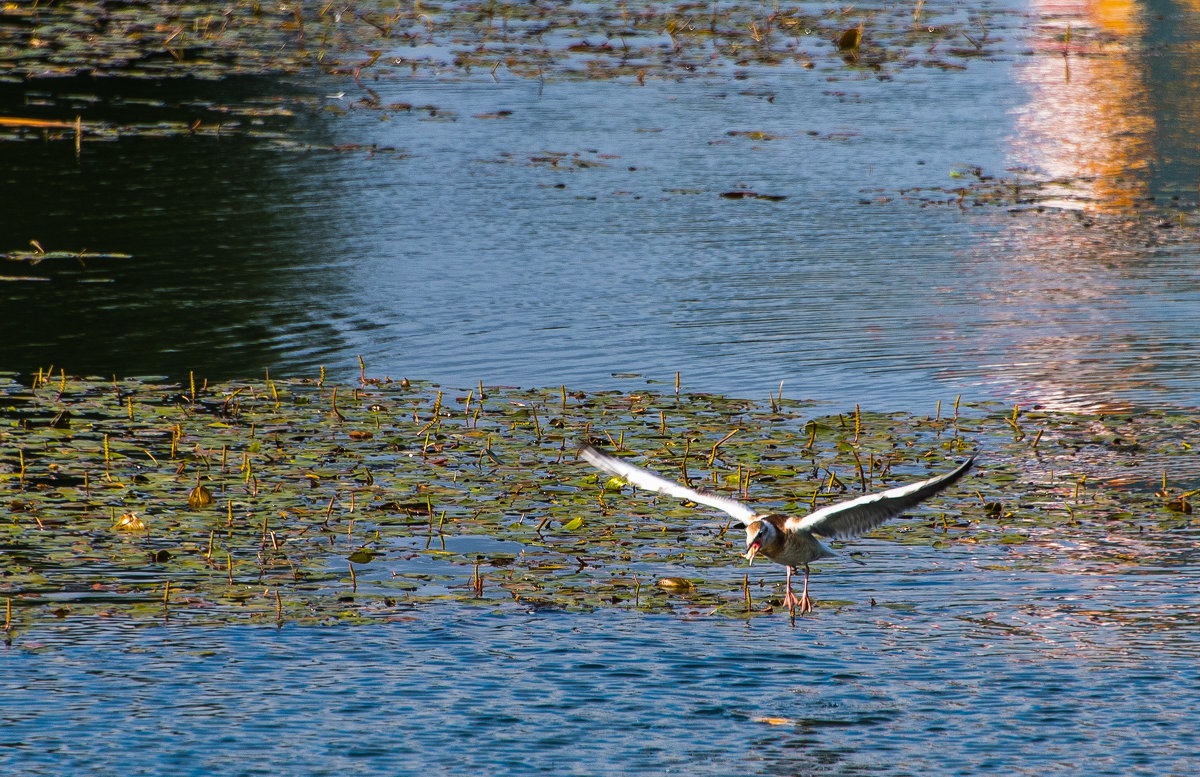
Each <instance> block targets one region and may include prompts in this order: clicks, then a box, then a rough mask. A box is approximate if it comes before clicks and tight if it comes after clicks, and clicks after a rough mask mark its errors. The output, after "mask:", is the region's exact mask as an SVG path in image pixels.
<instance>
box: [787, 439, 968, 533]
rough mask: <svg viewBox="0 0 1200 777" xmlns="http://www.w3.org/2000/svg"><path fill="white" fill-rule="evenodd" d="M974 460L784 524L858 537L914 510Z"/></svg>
mask: <svg viewBox="0 0 1200 777" xmlns="http://www.w3.org/2000/svg"><path fill="white" fill-rule="evenodd" d="M974 462H975V457H974V456H972V457H971V458H969V459H967V460H966V461H964V462H963V463H962V464H959V465H958V467H957V468H956V469H955V470H954V471H953V472H947V473H945V474H944V475H938V476H937V477H932V478H929V479H928V480H922V481H920V482H919V483H910V484H909V485H907V486H897V487H896V488H889V489H888V490H887V491H880V492H879V493H876V494H865V495H863V496H860V497H859V498H857V499H851V500H850V501H848V502H840V503H838V504H835V505H830V506H829V507H823V508H821V509H820V510H817V511H816V512H815V513H810V514H808V515H806V516H804V517H803V518H789V519H788V520H787V523H786V524H784V526H785V528H786V529H791V530H796V529H799V530H805V531H810V532H812V533H813V534H816V535H819V536H821V537H835V538H837V537H857V536H858V535H859V534H862V533H863V532H865V531H870V530H871V529H874V528H875V527H876V526H878V525H879V524H881V523H883V522H884V521H886V520H888V519H889V518H895V517H896V516H898V515H900V514H902V513H904V512H905V511H906V510H911V509H912V508H913V507H915V506H916V505H917V504H918V503H920V502H923V501H924V500H926V499H928V498H929V497H931V496H933V495H934V494H936V493H937V492H939V491H941V490H942V489H944V488H946V487H947V486H949V485H951V484H952V483H954V482H955V481H957V480H958V479H959V478H961V477H962V476H963V475H965V474H967V470H969V469H971V465H972V464H973V463H974Z"/></svg>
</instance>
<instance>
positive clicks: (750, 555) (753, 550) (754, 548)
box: [745, 545, 758, 566]
mask: <svg viewBox="0 0 1200 777" xmlns="http://www.w3.org/2000/svg"><path fill="white" fill-rule="evenodd" d="M757 555H758V545H751V546H750V548H749V549H748V550H747V551H746V555H745V559H746V560H747V561H749V562H750V564H749V565H750V566H753V565H754V557H755V556H757Z"/></svg>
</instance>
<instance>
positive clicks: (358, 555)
mask: <svg viewBox="0 0 1200 777" xmlns="http://www.w3.org/2000/svg"><path fill="white" fill-rule="evenodd" d="M378 555H379V553H378V552H377V551H374V550H371V549H370V548H359V549H358V550H356V551H354V552H353V553H351V554H350V555H349V556H347V557H346V558H347V559H348V560H350V561H352V562H354V563H355V564H367V563H369V562H371V561H374V560H375V557H376V556H378Z"/></svg>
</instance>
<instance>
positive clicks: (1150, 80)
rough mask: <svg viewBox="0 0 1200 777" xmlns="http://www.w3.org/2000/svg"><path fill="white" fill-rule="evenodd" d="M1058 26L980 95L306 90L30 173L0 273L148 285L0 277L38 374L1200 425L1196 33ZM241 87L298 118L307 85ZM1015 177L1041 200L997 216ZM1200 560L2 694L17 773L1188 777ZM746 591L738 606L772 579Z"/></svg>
mask: <svg viewBox="0 0 1200 777" xmlns="http://www.w3.org/2000/svg"><path fill="white" fill-rule="evenodd" d="M1020 10H1022V12H1028V14H1029V16H1028V17H1022V18H1028V20H1029V23H1028V24H1027V25H1025V26H1024V27H1023V28H1022V29H1020V30H1018V29H1013V28H1010V29H1008V30H1007V33H1006V35H1004V36H1003V38H1002V42H1001V43H999V44H997V45H996V46H995V47H994V48H993V49H992V50H991V52H990V54H989V55H988V56H985V57H976V58H972V59H970V60H969V62H968V63H967V66H966V69H965V70H944V69H941V68H935V67H925V66H917V67H909V68H893V69H891V70H889V71H888V72H887V73H886V76H887V77H886V78H881V77H880V74H878V73H876V72H874V71H872V70H869V69H854V68H848V67H845V66H844V65H843V64H842V63H841V62H840V60H837V59H834V60H831V61H822V62H820V63H819V64H818V66H817V67H816V68H814V69H811V70H809V69H805V68H803V67H801V66H799V65H795V64H789V65H784V66H781V67H777V68H762V67H746V68H740V69H739V68H733V67H729V68H728V69H727V71H726V72H725V73H724V74H721V73H718V74H715V75H704V76H697V77H695V78H683V79H679V80H671V79H647V80H646V81H645V84H644V85H639V84H638V83H637V82H636V80H635V79H632V78H626V79H616V80H611V81H580V80H557V79H553V78H550V79H547V80H545V81H544V82H543V81H540V80H538V79H536V78H528V79H521V78H516V77H514V76H513V75H512V74H508V73H506V72H505V71H503V70H501V71H500V72H499V73H498V74H497V76H498V81H493V79H492V78H490V77H489V76H488V75H487V74H486V73H482V74H480V73H476V74H475V75H474V76H472V77H470V78H464V77H462V76H461V74H457V73H443V74H433V73H429V72H422V73H420V74H418V75H416V76H414V77H411V78H393V79H390V80H382V81H379V82H370V86H371V88H372V89H374V90H376V92H377V93H378V94H379V95H380V98H381V100H382V102H383V103H385V104H387V103H399V102H403V103H409V104H411V105H412V106H415V107H414V108H413V109H412V110H394V111H380V110H368V109H366V108H364V107H362V106H361V105H357V106H356V104H355V103H354V100H355V99H357V98H358V97H359V96H360V95H361V94H362V92H361V91H360V90H358V88H357V87H356V86H355V84H354V83H353V81H352V80H350V79H349V78H344V79H340V80H338V79H330V80H329V81H326V82H321V83H318V84H316V85H311V84H309V85H295V87H294V90H293V91H292V92H290V93H289V94H288V95H287V96H286V97H285V98H283V100H282V104H283V105H286V106H287V107H288V110H289V111H291V112H292V113H293V114H294V115H293V116H291V117H280V116H272V117H269V118H267V119H264V120H263V123H262V125H261V128H262V131H263V133H264V137H263V138H253V137H246V136H234V137H216V136H212V135H198V136H195V137H191V136H187V135H184V136H174V135H172V136H166V137H156V136H154V135H153V133H150V132H142V133H139V134H137V135H136V136H131V137H127V138H124V139H122V140H120V141H116V142H110V141H101V140H90V141H85V142H84V143H83V148H82V153H81V155H80V157H79V158H78V160H76V158H75V156H74V150H73V148H72V147H71V144H70V142H69V141H55V142H45V143H42V142H37V141H34V142H29V141H25V142H5V143H0V201H2V202H3V203H4V210H3V214H2V215H0V250H4V251H12V250H25V249H27V248H28V242H29V241H30V240H37V241H38V242H39V244H40V245H42V246H44V247H45V249H46V250H51V251H55V250H60V251H80V250H84V249H86V250H89V251H99V252H120V253H127V254H131V255H132V258H131V259H91V260H88V261H87V262H86V264H82V263H80V262H76V261H68V260H61V259H56V260H53V261H44V262H42V263H40V264H36V265H30V263H28V262H20V263H7V262H6V263H4V264H5V265H6V266H4V267H2V268H0V271H2V272H3V274H4V276H5V277H6V278H24V279H26V280H13V281H12V282H10V283H4V284H3V285H2V287H0V288H2V290H3V294H4V296H3V305H2V306H0V333H2V335H0V370H3V371H6V372H15V373H29V372H33V371H36V369H37V368H38V367H46V366H49V365H51V364H54V365H55V366H56V367H62V368H65V369H66V370H67V371H68V372H69V373H70V372H74V373H88V374H100V375H109V374H114V373H115V374H122V375H167V376H170V377H173V378H175V379H183V380H186V377H187V374H188V372H189V371H193V370H194V371H195V372H196V374H197V375H198V376H200V377H208V378H211V379H214V380H215V379H221V378H230V377H246V376H259V375H261V374H262V373H263V372H264V370H270V372H271V374H272V375H285V374H286V375H315V374H316V373H317V371H318V370H319V369H320V368H321V367H322V366H324V367H326V368H327V369H328V370H330V371H331V373H332V374H334V375H336V376H338V377H340V378H343V379H346V378H350V377H356V376H357V374H358V373H357V371H358V365H359V362H358V357H359V356H361V357H362V358H363V359H364V360H365V362H366V364H367V371H368V374H371V375H376V376H383V375H388V376H391V377H393V378H396V379H399V378H400V377H402V376H408V377H412V378H421V379H429V380H435V381H440V382H443V383H445V384H447V385H451V386H474V385H476V383H477V382H478V381H483V382H484V383H487V384H492V383H499V384H512V385H522V386H558V385H559V384H565V385H566V386H567V387H568V388H570V389H585V390H595V389H611V388H617V389H628V390H636V389H637V388H638V387H641V386H643V385H644V383H645V381H646V380H653V381H660V382H662V384H663V385H662V386H659V388H663V387H665V386H669V385H671V384H673V382H674V380H675V375H676V372H679V373H681V380H682V382H683V384H684V386H685V388H687V389H691V390H706V391H717V392H723V393H728V394H733V395H743V396H752V397H765V396H766V395H767V394H768V393H769V392H772V391H776V390H778V387H779V384H780V382H781V381H782V382H783V391H784V393H785V394H786V395H787V396H789V397H795V398H811V399H815V400H819V401H820V402H823V403H827V404H829V405H832V406H834V407H835V409H852V408H853V406H854V405H855V404H861V405H862V406H863V407H864V408H868V407H870V408H874V409H879V410H913V411H920V412H932V409H933V407H934V405H935V403H936V402H937V401H939V400H941V401H943V402H946V403H948V402H952V401H953V400H954V397H955V396H956V395H959V394H961V395H962V396H963V398H964V399H972V400H982V399H1001V400H1003V401H1005V402H1017V403H1020V404H1022V405H1024V406H1028V405H1031V404H1042V405H1044V406H1048V407H1055V408H1062V409H1081V410H1089V411H1092V410H1098V409H1105V408H1109V409H1111V408H1114V407H1117V408H1129V407H1133V408H1148V407H1194V406H1196V405H1197V404H1200V381H1198V380H1197V379H1196V377H1195V374H1196V373H1195V369H1196V365H1197V364H1198V363H1200V361H1198V357H1200V347H1198V345H1197V343H1200V316H1198V315H1197V312H1198V311H1200V262H1197V258H1198V255H1200V248H1198V241H1197V240H1196V234H1195V225H1196V219H1195V209H1196V204H1197V202H1196V200H1197V191H1196V185H1195V184H1196V177H1197V169H1200V151H1198V149H1200V144H1197V143H1196V138H1195V133H1196V128H1197V127H1200V105H1198V104H1197V103H1196V101H1195V99H1194V94H1192V91H1194V90H1190V89H1191V87H1190V84H1191V83H1192V82H1191V81H1188V74H1189V73H1193V72H1194V71H1195V66H1194V65H1191V62H1192V61H1194V60H1195V57H1196V54H1195V51H1196V49H1195V47H1194V46H1190V45H1187V44H1190V43H1194V42H1195V40H1196V39H1197V37H1198V36H1197V31H1196V29H1195V25H1194V22H1193V21H1192V20H1191V19H1190V17H1189V16H1187V13H1188V12H1187V11H1184V10H1180V11H1178V12H1177V13H1176V12H1174V11H1171V10H1169V9H1167V10H1164V9H1161V8H1158V7H1157V6H1155V7H1154V10H1155V13H1158V14H1159V15H1158V16H1153V15H1151V14H1150V12H1149V10H1148V9H1144V8H1143V7H1142V6H1140V5H1138V4H1135V3H1114V4H1105V5H1104V8H1102V9H1089V7H1087V6H1085V4H1073V3H1037V2H1033V3H1031V4H1030V6H1029V7H1028V8H1024V7H1022V8H1021V9H1020ZM1068 22H1070V23H1072V25H1073V27H1072V29H1073V30H1074V31H1075V35H1076V38H1077V43H1076V46H1077V48H1076V49H1073V50H1071V52H1070V54H1069V55H1068V56H1063V55H1062V53H1061V50H1060V48H1061V47H1062V46H1061V37H1062V31H1063V30H1065V28H1066V25H1067V23H1068ZM1056 36H1057V37H1056ZM964 45H966V44H964ZM735 71H736V72H735ZM3 88H4V90H5V91H4V94H5V99H6V100H7V101H8V104H9V106H10V107H11V108H12V110H18V108H19V106H22V105H28V104H30V102H31V99H30V97H29V95H28V94H27V93H26V92H27V90H26V89H25V88H24V87H20V86H13V85H12V84H8V85H5V86H4V87H3ZM85 88H86V89H88V90H91V91H92V92H97V93H98V94H99V95H100V96H99V98H98V99H97V100H95V101H92V99H91V98H89V99H88V100H85V101H84V103H86V104H87V105H89V106H92V107H91V108H89V110H90V111H91V113H90V114H88V113H87V112H86V111H85V121H87V120H90V119H91V118H92V116H93V115H95V114H99V115H100V116H102V117H106V118H108V119H109V120H111V121H116V122H120V121H134V120H135V119H136V120H139V121H140V120H143V118H144V117H143V116H142V112H143V111H144V112H145V114H146V116H149V117H150V118H149V119H147V120H151V121H152V120H153V119H154V117H156V116H161V115H164V114H167V115H170V116H172V117H174V118H177V119H179V120H189V119H190V117H191V116H194V115H196V114H198V113H204V114H205V115H209V113H210V112H215V108H214V106H216V107H219V106H220V105H221V101H223V100H229V99H232V98H230V96H229V93H228V92H223V91H221V88H220V87H213V86H204V85H191V86H185V87H171V88H169V89H168V88H166V87H159V86H145V85H142V86H137V85H131V84H123V83H114V84H94V83H87V84H84V85H81V84H79V83H70V84H66V85H64V86H61V87H54V86H45V85H40V86H39V87H38V88H37V90H38V96H37V100H41V101H49V102H51V103H53V104H56V105H59V106H62V107H65V108H69V109H70V110H74V109H75V108H74V106H76V104H77V103H79V98H78V96H77V95H78V93H79V91H80V90H82V89H85ZM237 89H239V90H244V92H239V94H238V96H237V100H239V101H241V102H243V103H246V104H252V105H274V104H276V103H275V102H273V101H274V100H276V98H277V95H276V91H277V89H278V87H277V86H276V85H274V84H263V83H256V82H249V83H246V84H242V85H239V86H238V87H237ZM89 94H90V92H89ZM72 95H76V96H72ZM198 106H199V107H198ZM422 106H435V108H436V110H435V109H433V108H427V107H422ZM343 112H344V115H342V113H343ZM502 112H503V113H502ZM976 168H978V171H979V172H978V173H977V172H976V170H975V169H976ZM1010 169H1020V170H1023V171H1026V172H1022V173H1020V175H1022V176H1023V177H1024V179H1025V180H1026V181H1028V182H1032V183H1027V184H1026V185H1025V187H1024V188H1025V193H1024V194H1023V195H1022V194H1021V193H1020V190H1018V189H1014V188H1013V187H1011V186H1008V187H1005V186H1002V185H999V184H997V183H995V182H994V180H992V179H991V178H989V177H993V178H994V177H1004V176H1009V177H1011V176H1014V175H1017V173H1010V172H1006V171H1007V170H1010ZM961 188H966V189H967V192H966V193H965V194H963V195H962V197H961V198H960V196H959V194H958V193H957V190H958V189H961ZM729 192H754V193H757V194H762V195H768V196H769V198H756V197H746V196H742V197H741V198H738V199H734V198H730V197H723V196H721V195H722V194H724V193H729ZM780 198H782V199H780ZM1031 200H1032V201H1031ZM29 278H41V279H45V280H28V279H29ZM628 376H637V377H628ZM1193 443H1194V441H1193ZM8 444H9V443H8V441H7V440H6V441H5V442H4V445H5V446H7V445H8ZM6 453H7V451H6ZM1193 487H1194V486H1193ZM1196 539H1197V537H1196V532H1195V527H1194V526H1193V525H1192V524H1190V523H1189V522H1188V521H1187V520H1186V519H1181V522H1180V524H1179V528H1178V531H1176V532H1173V533H1168V534H1159V535H1154V536H1147V537H1144V538H1137V537H1134V536H1131V535H1130V534H1129V533H1123V532H1121V531H1115V532H1114V534H1113V535H1111V536H1110V537H1107V538H1105V539H1104V542H1103V544H1104V550H1103V552H1102V553H1096V552H1094V550H1095V549H1094V548H1084V547H1081V546H1080V545H1079V544H1078V543H1076V542H1074V541H1073V539H1072V537H1071V536H1070V534H1069V532H1068V531H1067V530H1066V529H1064V536H1063V537H1062V539H1061V544H1059V545H1055V544H1038V545H1037V546H1032V545H1031V546H994V547H987V548H984V547H978V548H976V549H974V550H972V549H970V548H969V547H965V546H961V545H953V546H952V547H950V548H949V549H936V550H935V549H933V548H925V547H920V546H912V545H899V544H893V543H885V542H872V541H870V540H864V541H862V542H861V543H857V544H856V547H859V546H865V547H867V548H869V549H870V550H871V554H870V556H869V557H868V558H867V559H866V560H867V564H866V565H857V564H853V563H849V562H847V561H846V560H845V559H842V560H841V561H838V562H834V563H831V564H829V565H827V566H823V567H822V568H821V569H820V570H818V571H817V572H816V574H815V576H814V586H815V587H816V593H817V596H818V598H819V599H821V600H823V601H826V602H827V606H823V607H819V608H818V610H817V612H816V614H815V615H814V616H812V617H805V618H798V619H797V621H796V623H795V625H794V626H793V625H791V624H790V623H789V620H788V618H787V617H786V616H785V615H784V614H775V615H772V616H768V617H759V618H755V619H753V620H751V621H750V622H748V623H747V622H745V621H742V620H728V619H724V618H721V617H709V616H708V615H707V614H706V613H705V612H702V611H693V610H691V609H689V608H688V607H687V606H686V605H681V606H679V607H678V608H677V610H676V611H675V612H673V613H666V614H664V613H655V614H648V613H645V612H641V611H639V610H636V609H634V608H632V607H629V608H621V607H615V608H612V609H608V610H601V611H590V612H577V611H559V610H553V609H536V608H524V607H522V606H520V605H518V604H513V603H511V602H507V601H504V600H503V599H500V598H496V599H493V600H490V601H487V602H486V603H483V604H466V603H461V602H455V601H447V602H445V603H444V604H430V605H421V606H418V607H412V608H405V607H404V606H400V607H397V608H396V609H395V611H394V613H391V614H390V615H389V616H388V617H387V619H386V620H385V619H381V622H379V623H374V624H368V625H357V626H347V625H339V626H336V627H328V628H322V627H301V626H295V625H287V624H285V625H284V626H283V627H282V628H280V629H269V628H261V627H248V626H243V627H239V626H224V627H219V628H217V627H209V626H199V625H185V624H183V623H177V622H167V623H165V624H163V623H159V622H157V621H149V622H143V623H139V624H130V623H128V622H124V623H114V622H106V621H104V619H96V618H93V619H78V620H76V619H73V618H70V617H68V618H66V619H64V620H63V621H61V622H57V623H52V624H49V625H47V624H38V625H36V626H32V627H25V626H22V628H21V629H20V631H19V632H18V635H17V638H16V639H15V640H14V642H13V644H12V646H10V647H8V648H7V649H6V650H4V651H3V652H0V667H2V671H0V721H2V722H3V726H2V728H3V732H4V733H3V736H2V737H0V739H2V740H3V741H2V742H0V769H2V770H3V771H4V772H5V773H8V774H81V773H91V774H197V775H200V774H205V775H209V774H231V775H233V774H238V775H240V774H247V775H249V774H265V773H271V774H276V773H294V774H344V773H357V772H364V773H365V772H371V773H382V774H414V773H422V774H425V773H445V774H461V773H464V772H468V771H474V772H480V773H487V774H526V773H532V772H540V771H555V772H561V773H570V774H630V773H637V774H642V773H646V774H658V773H686V774H714V775H715V774H730V773H755V774H757V773H762V774H772V775H775V774H887V775H908V774H911V775H931V774H982V773H997V774H998V773H1007V774H1037V775H1045V774H1050V773H1058V774H1078V773H1081V772H1084V773H1088V774H1114V775H1117V774H1119V775H1131V774H1145V775H1164V774H1191V773H1194V772H1196V771H1197V769H1198V768H1200V734H1198V730H1197V726H1196V723H1195V720H1194V711H1195V710H1196V709H1197V708H1200V670H1198V669H1197V666H1196V661H1195V657H1196V655H1197V650H1198V648H1200V645H1198V644H1197V643H1198V642H1200V598H1198V597H1197V595H1196V593H1195V591H1196V584H1197V582H1200V580H1198V579H1197V575H1196V571H1195V568H1194V565H1192V564H1190V558H1191V548H1193V547H1194V545H1195V541H1196ZM1123 559H1124V560H1128V559H1135V560H1136V562H1137V563H1128V564H1127V563H1124V561H1123ZM736 562H737V559H736V558H735V557H731V559H730V565H729V568H728V569H727V570H724V571H717V572H712V571H711V570H709V572H712V574H723V575H727V577H728V580H740V579H741V576H742V574H744V573H745V569H743V568H742V567H739V566H738V565H737V563H736ZM776 571H778V570H772V572H776ZM872 600H875V601H876V603H877V606H872V604H871V602H872ZM837 603H844V604H842V605H841V606H838V604H837Z"/></svg>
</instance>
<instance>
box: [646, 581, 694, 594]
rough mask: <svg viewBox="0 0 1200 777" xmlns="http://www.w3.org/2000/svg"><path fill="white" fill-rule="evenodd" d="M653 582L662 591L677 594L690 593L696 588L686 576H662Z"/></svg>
mask: <svg viewBox="0 0 1200 777" xmlns="http://www.w3.org/2000/svg"><path fill="white" fill-rule="evenodd" d="M654 584H655V585H656V586H658V587H659V588H661V589H663V590H664V591H670V592H671V593H677V594H685V593H690V592H692V591H694V590H696V586H694V585H692V581H691V580H688V579H687V578H686V577H663V578H659V579H658V580H657V581H655V583H654Z"/></svg>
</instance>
